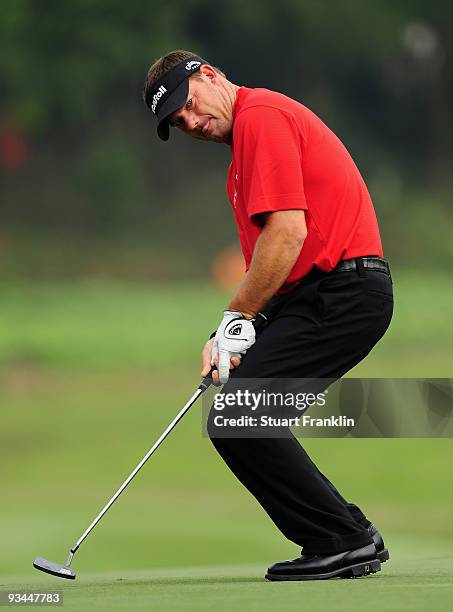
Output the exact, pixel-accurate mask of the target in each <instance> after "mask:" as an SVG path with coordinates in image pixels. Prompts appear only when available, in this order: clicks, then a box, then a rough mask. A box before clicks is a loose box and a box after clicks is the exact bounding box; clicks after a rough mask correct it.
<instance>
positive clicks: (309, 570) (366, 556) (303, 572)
mask: <svg viewBox="0 0 453 612" xmlns="http://www.w3.org/2000/svg"><path fill="white" fill-rule="evenodd" d="M376 554H377V553H376V548H375V545H374V544H368V545H367V546H362V547H361V548H355V549H354V550H346V551H345V552H341V553H336V554H334V555H304V554H303V555H302V556H300V557H298V558H297V559H294V560H293V561H282V562H281V563H275V565H272V567H270V568H269V569H268V570H267V574H266V578H267V580H327V579H329V578H358V577H359V576H367V575H368V574H375V573H376V572H379V571H380V569H381V562H380V561H379V559H378V558H377V556H376Z"/></svg>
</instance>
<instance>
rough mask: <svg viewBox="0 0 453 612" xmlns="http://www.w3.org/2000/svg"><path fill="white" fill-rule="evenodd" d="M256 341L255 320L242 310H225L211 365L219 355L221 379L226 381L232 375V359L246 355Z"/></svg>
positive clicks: (217, 334) (213, 346) (213, 347)
mask: <svg viewBox="0 0 453 612" xmlns="http://www.w3.org/2000/svg"><path fill="white" fill-rule="evenodd" d="M254 343H255V327H254V326H253V322H252V321H249V320H248V319H246V318H244V316H243V315H242V313H241V312H238V311H234V310H225V312H224V313H223V319H222V322H221V323H220V325H219V327H218V329H217V332H216V335H215V337H214V342H213V344H212V352H211V365H214V359H215V358H216V357H217V355H218V356H219V365H218V370H219V379H220V382H221V383H222V384H224V383H226V382H227V380H228V378H229V376H230V359H231V357H236V356H237V355H244V354H245V353H246V352H247V350H248V349H249V348H250V347H251V346H252V345H253V344H254Z"/></svg>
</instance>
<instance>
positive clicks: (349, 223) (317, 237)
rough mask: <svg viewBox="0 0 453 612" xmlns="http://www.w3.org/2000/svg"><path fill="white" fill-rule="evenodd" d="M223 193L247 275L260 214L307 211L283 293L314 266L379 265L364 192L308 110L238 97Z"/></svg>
mask: <svg viewBox="0 0 453 612" xmlns="http://www.w3.org/2000/svg"><path fill="white" fill-rule="evenodd" d="M233 120H234V125H233V143H232V145H231V151H232V158H233V159H232V162H231V164H230V167H229V169H228V180H227V193H228V197H229V200H230V202H231V205H232V207H233V211H234V216H235V220H236V223H237V226H238V231H239V239H240V242H241V246H242V251H243V253H244V258H245V263H246V269H247V270H248V268H249V266H250V262H251V259H252V255H253V249H254V248H255V243H256V241H257V239H258V236H259V235H260V232H261V229H262V224H260V217H259V215H260V213H265V212H271V211H277V210H289V209H301V210H304V211H305V219H306V224H307V230H308V233H307V237H306V239H305V242H304V245H303V247H302V249H301V252H300V255H299V258H298V260H297V261H296V263H295V265H294V267H293V269H292V270H291V272H290V274H289V276H288V278H287V279H286V281H285V283H284V284H283V286H282V287H281V288H280V291H282V292H284V291H286V290H288V289H289V288H291V286H292V284H293V283H294V282H296V281H298V280H299V279H301V278H302V277H303V276H305V275H306V274H308V272H309V271H310V270H311V269H312V268H313V266H314V265H316V266H317V267H318V268H321V270H324V271H326V272H328V271H330V270H332V269H333V268H334V267H335V266H336V265H337V263H338V262H339V261H340V260H341V259H350V258H353V257H359V256H361V255H378V256H379V257H383V252H382V244H381V239H380V236H379V229H378V224H377V220H376V215H375V212H374V208H373V203H372V201H371V198H370V195H369V193H368V190H367V188H366V185H365V183H364V181H363V179H362V177H361V175H360V172H359V170H358V168H357V166H356V165H355V163H354V161H353V159H352V158H351V156H350V155H349V153H348V151H347V150H346V148H345V146H344V145H343V144H342V142H341V141H340V140H339V139H338V138H337V136H335V134H334V133H333V132H332V131H331V130H330V129H329V128H328V127H327V126H326V125H325V124H324V123H323V122H322V121H321V119H319V117H317V116H316V115H315V114H314V113H313V112H312V111H310V110H309V109H308V108H307V107H305V106H303V105H302V104H300V103H299V102H296V101H295V100H292V99H291V98H288V97H287V96H284V95H283V94H280V93H277V92H273V91H269V90H268V89H249V88H247V87H241V88H240V89H239V90H238V93H237V98H236V103H235V105H234V108H233Z"/></svg>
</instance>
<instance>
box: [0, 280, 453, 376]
mask: <svg viewBox="0 0 453 612" xmlns="http://www.w3.org/2000/svg"><path fill="white" fill-rule="evenodd" d="M393 276H394V283H395V316H394V319H393V322H392V325H391V328H390V330H389V332H388V333H387V334H386V336H385V340H384V341H383V342H381V343H380V344H379V345H378V346H377V347H376V348H375V349H374V351H373V353H372V355H371V356H370V357H369V358H368V359H366V360H365V361H364V362H363V363H362V364H360V365H359V366H358V367H357V368H356V369H355V370H354V371H353V373H354V374H355V375H357V376H369V375H372V376H401V377H403V376H440V377H441V376H446V377H449V376H452V374H453V368H452V358H451V357H452V355H451V346H452V344H453V327H452V326H451V325H450V315H451V312H452V311H453V286H452V284H451V282H450V278H449V277H448V276H446V275H445V274H440V273H439V274H437V275H436V274H435V273H433V274H431V275H429V276H428V275H423V276H419V275H418V274H417V273H416V272H410V271H402V270H401V271H400V270H398V271H396V272H395V273H394V275H393ZM227 301H228V296H227V295H226V294H224V293H221V292H219V291H218V290H216V289H215V288H213V287H212V286H210V285H207V284H196V283H186V284H184V283H180V284H179V285H177V286H176V285H145V284H141V285H139V284H132V283H130V284H127V283H114V282H99V281H86V282H81V281H79V282H72V283H57V284H50V285H47V284H33V283H29V282H27V283H25V282H24V283H22V284H15V285H14V284H8V285H7V286H4V287H2V291H1V293H0V323H1V326H2V334H1V336H0V364H1V363H4V364H11V363H19V364H21V363H26V364H27V363H28V364H39V365H42V366H46V367H52V368H83V369H85V370H86V369H90V370H93V369H97V370H99V369H110V370H111V369H113V368H121V369H124V368H147V369H151V368H152V369H155V368H164V369H167V370H168V369H170V368H171V367H172V366H175V367H176V366H177V367H180V368H181V367H182V368H183V369H184V370H185V371H189V370H191V369H192V364H194V363H198V359H199V350H200V345H201V343H202V342H203V341H204V338H205V337H206V336H207V335H209V334H210V332H211V331H212V329H213V328H215V326H216V325H217V324H218V320H219V317H220V313H221V309H222V308H224V307H225V305H226V304H227Z"/></svg>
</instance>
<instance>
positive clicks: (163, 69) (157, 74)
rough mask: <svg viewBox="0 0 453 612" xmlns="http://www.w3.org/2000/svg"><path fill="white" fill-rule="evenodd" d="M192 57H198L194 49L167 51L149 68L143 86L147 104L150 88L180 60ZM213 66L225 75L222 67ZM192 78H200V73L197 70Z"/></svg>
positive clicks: (144, 99)
mask: <svg viewBox="0 0 453 612" xmlns="http://www.w3.org/2000/svg"><path fill="white" fill-rule="evenodd" d="M192 57H196V53H193V52H192V51H184V50H183V49H178V50H177V51H171V53H167V55H163V56H162V57H160V58H159V59H158V60H156V61H155V62H154V64H152V65H151V66H150V68H149V70H148V74H147V75H146V79H145V84H144V86H143V101H144V103H145V104H146V99H147V97H148V94H149V92H150V90H151V89H152V88H153V86H154V84H155V83H156V82H157V81H158V80H159V79H160V78H161V77H162V76H163V75H164V74H166V73H167V72H168V71H169V70H171V69H172V68H174V67H175V66H176V65H177V64H179V63H180V62H183V61H186V60H190V59H191V58H192ZM213 68H214V69H215V70H216V71H217V72H218V73H219V74H221V75H222V76H223V77H224V76H225V74H224V73H223V72H222V71H221V70H220V68H216V67H215V66H213ZM190 78H191V79H200V78H201V76H200V73H199V71H198V70H197V71H196V72H194V73H193V74H192V75H191V76H190Z"/></svg>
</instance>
